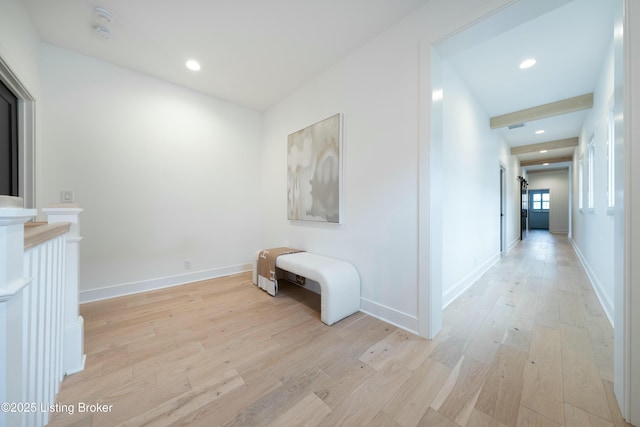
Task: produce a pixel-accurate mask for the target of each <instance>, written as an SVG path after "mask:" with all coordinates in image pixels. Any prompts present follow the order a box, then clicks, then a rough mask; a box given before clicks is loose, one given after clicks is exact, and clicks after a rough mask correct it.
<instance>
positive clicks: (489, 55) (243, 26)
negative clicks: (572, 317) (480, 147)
mask: <svg viewBox="0 0 640 427" xmlns="http://www.w3.org/2000/svg"><path fill="white" fill-rule="evenodd" d="M427 1H428V0H349V1H343V0H242V1H240V0H182V1H179V2H178V1H171V0H133V1H132V0H99V1H98V0H92V1H89V0H64V1H51V0H46V1H45V0H24V2H25V4H26V5H27V9H28V10H29V13H30V15H31V17H32V19H33V22H34V25H35V27H36V29H37V31H38V33H39V35H40V37H41V39H42V40H43V41H45V42H47V43H51V44H54V45H57V46H60V47H63V48H66V49H69V50H72V51H76V52H79V53H82V54H85V55H88V56H91V57H94V58H97V59H100V60H104V61H107V62H110V63H113V64H116V65H120V66H123V67H126V68H130V69H133V70H137V71H140V72H143V73H146V74H148V75H151V76H155V77H158V78H161V79H164V80H167V81H169V82H173V83H176V84H179V85H183V86H186V87H189V88H192V89H195V90H198V91H200V92H203V93H206V94H210V95H213V96H216V97H220V98H223V99H227V100H230V101H232V102H234V103H237V104H239V105H243V106H246V107H249V108H252V109H255V110H258V111H264V110H265V109H267V108H269V107H270V106H271V105H273V104H275V103H277V102H278V101H280V100H282V99H283V98H284V97H286V96H287V95H288V94H289V93H291V92H293V91H294V90H295V89H296V88H298V87H299V86H300V85H302V84H304V83H306V82H307V81H309V80H310V79H312V78H313V77H315V76H316V75H318V74H320V73H322V72H323V71H324V70H326V69H327V68H329V67H330V66H332V65H333V64H335V63H337V62H338V61H340V60H341V59H342V58H344V57H346V56H347V55H348V54H349V53H351V52H352V51H354V50H355V49H357V48H358V47H359V46H362V45H363V44H364V43H366V42H367V41H368V40H370V39H371V38H373V37H375V36H376V35H378V34H380V33H381V32H383V31H384V30H385V29H387V28H389V27H390V26H392V25H393V24H395V23H396V22H398V21H399V20H401V19H402V18H403V17H404V16H406V15H407V14H409V13H410V12H411V11H413V10H415V9H417V8H418V7H420V6H421V5H423V4H424V3H426V2H427ZM96 6H100V7H104V8H106V9H108V10H109V11H110V12H111V13H112V14H113V16H114V22H111V23H106V22H104V21H103V20H101V19H100V18H99V16H98V15H96V13H95V11H94V8H95V7H96ZM612 9H613V5H612V0H573V1H571V0H521V1H519V2H516V3H514V5H513V6H511V7H508V8H506V9H503V10H502V11H501V12H498V13H497V14H495V15H493V16H491V17H489V18H488V19H485V20H483V21H481V22H480V23H478V24H476V25H474V26H472V27H470V28H468V29H467V30H465V31H463V32H461V33H459V34H457V35H456V36H454V37H450V38H449V39H447V40H445V41H443V42H442V43H440V44H439V46H438V50H439V51H440V52H441V55H442V56H443V57H444V58H445V59H447V60H448V61H450V63H451V64H453V66H454V67H455V68H456V69H457V70H458V72H459V74H460V75H461V77H462V78H463V80H465V82H466V83H467V85H468V86H469V88H470V90H471V91H472V92H473V94H474V95H475V97H476V98H477V100H478V101H479V103H480V104H481V105H482V106H483V108H484V109H485V111H486V113H487V114H488V115H489V116H496V115H502V114H505V113H509V112H513V111H517V110H521V109H525V108H529V107H534V106H537V105H541V104H545V103H549V102H554V101H558V100H561V99H566V98H570V97H574V96H578V95H583V94H585V93H589V92H592V91H593V90H594V89H595V86H596V82H597V78H598V75H599V73H600V71H601V68H602V64H603V59H604V57H605V54H606V50H607V48H608V46H609V43H610V40H611V37H612V33H613V31H612V27H613V25H612V24H613V13H612ZM96 24H101V25H104V26H106V27H107V28H109V30H110V31H111V32H112V34H113V37H112V38H111V39H108V40H105V39H103V38H101V37H100V36H99V35H98V34H96V33H95V32H94V31H93V30H92V25H96ZM531 56H532V57H535V58H536V59H537V61H538V62H537V64H536V65H535V66H534V67H533V68H531V69H528V70H525V71H522V70H520V69H519V68H518V65H519V63H520V62H521V61H522V60H523V59H525V58H527V57H531ZM190 58H195V59H197V60H199V61H200V63H201V64H202V70H201V71H199V72H193V71H190V70H188V69H187V68H186V67H185V66H184V63H185V61H186V60H187V59H190ZM445 96H446V95H445ZM586 114H587V112H586V111H582V112H576V113H571V114H567V115H563V116H557V117H553V118H549V119H544V120H539V121H536V122H530V123H526V124H525V126H524V127H522V128H518V129H514V130H507V129H500V130H498V132H500V133H501V134H502V136H503V137H504V138H505V139H506V140H507V142H508V143H509V144H510V145H511V146H519V145H526V144H533V143H537V142H545V141H551V140H556V139H564V138H569V137H575V136H578V133H579V130H580V128H581V126H582V123H583V121H584V118H585V115H586ZM538 129H544V130H545V133H544V134H543V135H535V134H534V132H535V131H536V130H538ZM566 151H567V150H565V151H564V152H562V153H563V154H564V153H566ZM559 154H560V152H552V151H551V150H550V152H549V153H547V154H545V155H538V154H528V155H527V156H526V159H529V160H530V159H535V158H540V157H543V156H547V157H558V156H559ZM523 159H524V158H523Z"/></svg>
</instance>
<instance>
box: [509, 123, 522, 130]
mask: <svg viewBox="0 0 640 427" xmlns="http://www.w3.org/2000/svg"><path fill="white" fill-rule="evenodd" d="M521 127H524V123H518V124H516V125H510V126H508V128H509V129H517V128H521Z"/></svg>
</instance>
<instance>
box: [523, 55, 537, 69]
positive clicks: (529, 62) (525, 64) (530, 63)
mask: <svg viewBox="0 0 640 427" xmlns="http://www.w3.org/2000/svg"><path fill="white" fill-rule="evenodd" d="M534 65H536V60H535V59H533V58H529V59H525V60H524V61H522V62H521V63H520V69H521V70H525V69H527V68H531V67H533V66H534Z"/></svg>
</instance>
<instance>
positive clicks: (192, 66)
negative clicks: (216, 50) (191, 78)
mask: <svg viewBox="0 0 640 427" xmlns="http://www.w3.org/2000/svg"><path fill="white" fill-rule="evenodd" d="M185 65H186V66H187V68H188V69H190V70H193V71H198V70H200V63H199V62H198V61H195V60H193V59H190V60H188V61H187V62H186V64H185Z"/></svg>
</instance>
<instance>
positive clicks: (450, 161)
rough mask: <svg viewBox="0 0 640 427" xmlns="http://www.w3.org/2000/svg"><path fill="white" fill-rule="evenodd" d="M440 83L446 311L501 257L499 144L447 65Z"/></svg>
mask: <svg viewBox="0 0 640 427" xmlns="http://www.w3.org/2000/svg"><path fill="white" fill-rule="evenodd" d="M443 81H444V85H443V87H444V100H443V110H444V114H443V144H442V146H443V156H442V157H443V161H442V173H443V201H442V208H443V212H442V216H443V225H442V234H443V236H444V239H443V244H442V262H443V302H444V305H445V306H446V305H448V304H449V303H451V302H452V301H453V300H454V299H455V298H456V297H457V296H458V295H460V294H461V293H462V292H464V291H465V290H466V289H467V288H468V287H469V286H470V285H471V284H472V283H473V282H474V281H475V280H476V279H477V278H478V277H479V276H480V275H481V274H482V273H484V272H485V271H486V270H487V269H488V268H489V267H491V266H492V265H493V264H494V263H495V262H496V261H497V260H498V259H499V257H500V155H501V143H504V142H503V141H501V139H500V138H499V137H498V136H497V133H496V132H494V131H492V130H491V128H490V127H489V116H488V115H487V114H486V113H485V112H484V111H483V110H482V108H481V107H480V105H479V104H478V103H477V101H476V100H475V98H474V97H473V95H472V94H471V93H470V92H469V90H468V89H467V87H466V86H465V84H464V82H463V81H462V80H461V79H460V77H459V75H458V73H457V72H456V70H455V69H454V68H453V67H452V66H451V65H450V64H448V63H447V62H445V63H444V65H443ZM508 160H509V159H507V161H508ZM506 181H507V182H509V181H511V180H510V179H507V180H506ZM511 194H513V193H511Z"/></svg>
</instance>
